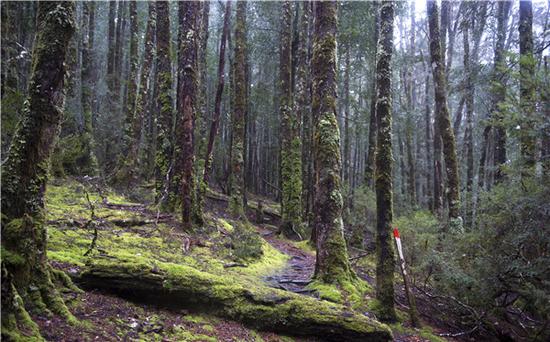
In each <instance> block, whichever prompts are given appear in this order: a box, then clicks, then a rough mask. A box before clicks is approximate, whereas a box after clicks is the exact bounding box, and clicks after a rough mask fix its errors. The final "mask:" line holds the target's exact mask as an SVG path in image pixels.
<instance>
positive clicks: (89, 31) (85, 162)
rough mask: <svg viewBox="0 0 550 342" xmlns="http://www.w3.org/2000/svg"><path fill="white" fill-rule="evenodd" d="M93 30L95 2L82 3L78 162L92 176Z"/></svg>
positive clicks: (95, 168) (94, 171)
mask: <svg viewBox="0 0 550 342" xmlns="http://www.w3.org/2000/svg"><path fill="white" fill-rule="evenodd" d="M94 30H95V2H92V1H90V2H85V3H84V4H83V25H82V68H81V78H82V87H81V103H82V112H83V114H82V115H83V130H82V132H81V134H82V145H83V146H82V148H83V154H82V159H80V160H79V164H80V166H81V168H82V172H83V173H84V174H87V175H90V176H93V175H95V174H96V173H97V160H96V158H95V153H94V147H95V144H94V138H93V127H92V117H93V112H92V108H93V106H92V101H93V98H94V97H95V96H94V94H95V77H94V74H95V65H94V58H93V56H94V46H93V41H94Z"/></svg>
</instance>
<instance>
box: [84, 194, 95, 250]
mask: <svg viewBox="0 0 550 342" xmlns="http://www.w3.org/2000/svg"><path fill="white" fill-rule="evenodd" d="M84 194H85V195H86V201H88V206H89V207H90V210H91V214H90V219H89V220H88V222H86V224H85V225H84V229H88V227H89V226H90V225H91V224H93V223H94V221H95V206H94V204H93V203H92V201H90V194H88V191H86V188H84ZM97 235H98V234H97V225H95V224H94V237H93V238H92V242H91V243H90V247H89V248H88V250H87V251H86V253H84V256H87V255H89V254H90V253H91V252H92V250H93V249H94V248H95V246H96V244H97Z"/></svg>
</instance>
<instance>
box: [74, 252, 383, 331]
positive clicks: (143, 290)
mask: <svg viewBox="0 0 550 342" xmlns="http://www.w3.org/2000/svg"><path fill="white" fill-rule="evenodd" d="M77 280H78V282H79V283H80V284H81V285H82V286H84V287H87V288H101V289H105V290H109V291H112V292H115V293H118V294H121V295H125V296H130V297H133V298H136V299H140V300H142V301H147V302H152V303H155V304H157V305H165V306H169V307H171V308H173V309H189V310H197V311H203V312H208V313H212V314H215V315H218V316H220V317H224V318H229V319H232V320H236V321H239V322H242V323H244V324H246V325H248V326H250V327H253V328H256V329H259V330H267V331H273V332H280V333H285V334H290V335H302V336H316V337H319V338H321V339H323V340H329V341H389V340H391V339H392V334H391V331H390V329H389V328H388V327H387V326H386V325H384V324H382V323H379V322H378V321H375V320H373V319H371V318H368V317H366V316H364V315H361V314H358V313H354V312H351V311H349V310H347V309H346V308H345V307H343V306H341V305H338V304H333V303H329V302H326V301H321V300H317V299H315V298H311V297H306V296H301V295H298V294H294V293H291V292H286V291H282V290H278V289H273V288H270V287H267V286H264V285H262V284H256V283H243V282H239V281H237V280H236V279H234V278H232V277H230V276H224V277H221V276H217V275H212V274H209V273H206V272H202V271H199V270H197V269H195V268H192V267H189V266H185V265H176V264H171V263H162V262H152V261H150V260H146V259H142V260H139V259H138V260H137V261H136V260H130V259H128V260H122V259H114V258H101V257H99V258H95V259H94V260H91V261H90V262H89V263H88V264H87V266H86V267H85V268H84V270H83V271H82V273H81V274H80V275H79V276H78V279H77Z"/></svg>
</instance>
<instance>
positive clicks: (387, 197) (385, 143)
mask: <svg viewBox="0 0 550 342" xmlns="http://www.w3.org/2000/svg"><path fill="white" fill-rule="evenodd" d="M394 7H395V4H394V3H393V2H389V1H388V2H384V3H382V4H381V5H380V37H379V39H378V54H377V61H376V89H377V96H376V120H377V128H378V131H377V134H376V135H377V143H376V173H375V179H376V184H375V187H376V217H377V220H376V298H377V299H378V300H379V301H380V311H379V312H378V316H379V318H380V319H382V320H385V321H394V320H395V319H396V315H395V309H394V307H393V302H394V290H393V277H394V271H395V255H394V251H393V244H392V238H391V233H392V221H393V189H392V170H393V155H392V140H391V138H392V136H391V129H392V91H391V77H392V70H391V59H392V55H393V21H394Z"/></svg>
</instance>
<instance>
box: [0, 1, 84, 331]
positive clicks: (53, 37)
mask: <svg viewBox="0 0 550 342" xmlns="http://www.w3.org/2000/svg"><path fill="white" fill-rule="evenodd" d="M74 12H75V4H74V2H72V1H49V2H40V3H39V5H38V18H37V25H38V28H37V37H36V43H35V46H34V49H33V62H32V76H31V80H30V84H29V98H28V100H27V101H26V102H25V110H24V118H23V121H22V122H21V124H20V126H19V128H18V130H17V132H16V133H15V136H14V138H13V140H12V144H11V146H10V150H9V152H8V157H7V159H6V161H5V162H4V164H3V165H2V176H3V177H2V339H6V340H9V339H17V338H22V339H33V338H34V339H36V340H41V339H42V338H41V336H40V334H39V332H38V329H37V327H36V324H34V322H32V320H31V319H30V317H29V315H28V313H27V311H26V309H25V308H26V307H27V308H30V309H33V310H37V311H41V312H44V313H55V314H58V315H61V316H62V317H64V318H66V319H68V320H69V321H70V322H73V323H74V322H75V318H74V317H73V316H72V315H71V313H70V312H69V311H68V309H67V307H66V306H65V304H64V302H63V299H62V298H61V296H60V294H59V293H58V292H57V289H56V287H55V286H54V285H53V283H52V276H51V271H50V266H49V265H48V263H47V255H46V245H47V231H46V228H45V225H44V192H45V189H46V182H47V180H48V168H49V159H50V155H51V152H52V149H53V146H54V142H55V139H56V138H57V135H58V132H59V125H60V122H61V118H62V112H63V106H64V99H65V96H64V93H63V86H64V76H65V66H64V62H65V58H66V54H67V47H68V44H69V40H70V38H71V36H72V35H73V32H74V27H75V24H74Z"/></svg>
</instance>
